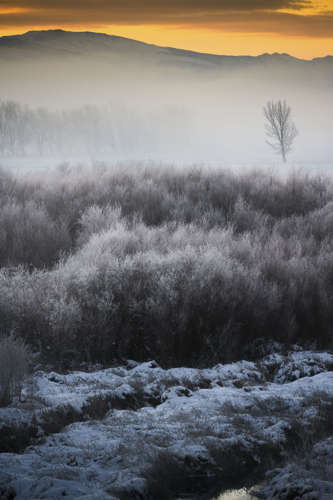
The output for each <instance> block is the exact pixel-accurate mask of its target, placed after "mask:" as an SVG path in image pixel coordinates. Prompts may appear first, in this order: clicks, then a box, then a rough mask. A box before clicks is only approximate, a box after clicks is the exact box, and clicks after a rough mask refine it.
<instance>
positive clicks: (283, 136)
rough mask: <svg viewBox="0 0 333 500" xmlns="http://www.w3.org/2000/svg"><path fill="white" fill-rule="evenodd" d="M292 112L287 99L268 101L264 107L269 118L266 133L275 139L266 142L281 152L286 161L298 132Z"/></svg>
mask: <svg viewBox="0 0 333 500" xmlns="http://www.w3.org/2000/svg"><path fill="white" fill-rule="evenodd" d="M290 114H291V109H290V106H288V104H287V103H286V101H277V102H273V101H268V103H267V104H266V106H265V107H264V115H265V118H266V120H267V123H266V125H265V129H266V134H267V136H268V137H270V138H271V139H273V141H272V142H270V141H266V142H267V144H269V145H270V146H271V147H272V148H273V149H274V151H276V153H277V154H281V156H282V159H283V161H284V162H286V157H287V154H288V153H289V152H290V151H291V148H292V144H293V142H294V139H295V137H296V136H297V134H298V131H297V128H296V126H295V124H294V122H293V121H292V120H291V117H290Z"/></svg>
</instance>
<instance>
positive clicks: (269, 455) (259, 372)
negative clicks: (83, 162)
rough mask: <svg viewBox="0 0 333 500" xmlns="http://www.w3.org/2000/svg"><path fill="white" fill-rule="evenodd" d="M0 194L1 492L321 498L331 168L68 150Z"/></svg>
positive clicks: (327, 405)
mask: <svg viewBox="0 0 333 500" xmlns="http://www.w3.org/2000/svg"><path fill="white" fill-rule="evenodd" d="M0 204H1V207H0V209H1V210H0V266H1V268H0V320H1V334H2V335H3V336H4V339H5V340H3V339H2V340H1V342H0V349H1V348H2V347H3V346H7V348H8V349H11V351H10V352H13V353H14V355H13V356H14V358H13V360H14V361H11V362H10V363H8V365H9V366H8V367H6V366H5V364H3V365H2V367H1V370H0V375H1V377H2V378H1V380H0V385H1V384H2V385H3V386H4V387H5V385H4V384H5V383H4V382H3V380H5V381H6V380H7V381H8V382H6V383H7V386H6V387H8V388H9V389H10V390H7V389H6V391H4V392H3V394H4V396H3V399H2V406H3V408H1V409H0V447H1V449H0V451H1V452H2V453H1V454H0V471H1V472H0V498H4V499H8V500H9V499H10V498H17V499H18V500H19V499H22V500H27V499H29V500H30V499H36V500H37V499H42V498H57V499H58V498H62V496H67V497H69V498H78V499H79V498H82V500H83V499H85V500H89V499H90V500H92V499H96V500H97V499H98V500H99V499H101V500H102V499H104V498H105V499H111V498H115V499H141V500H155V499H156V500H164V499H166V500H168V499H170V500H171V499H178V498H193V499H196V498H202V499H212V498H214V497H216V496H217V495H218V494H220V493H221V492H224V491H226V490H228V489H239V488H251V487H253V486H256V488H255V490H254V491H256V492H257V493H256V494H258V495H262V498H267V499H269V498H272V499H290V498H302V499H303V500H309V499H313V500H321V499H324V500H326V499H327V500H328V499H329V498H332V495H333V483H332V482H333V477H332V472H333V471H332V461H333V443H332V422H333V406H332V404H333V371H332V369H333V355H332V354H330V350H331V349H332V320H333V317H332V315H333V307H332V306H333V246H332V241H333V239H332V236H333V184H332V181H331V178H330V177H328V176H327V177H323V176H318V175H317V176H310V175H308V176H306V175H301V174H297V173H293V174H292V175H289V176H277V175H271V174H269V173H267V172H266V173H265V172H263V171H261V172H260V171H252V172H247V173H231V172H227V171H223V170H221V169H215V170H214V169H208V168H204V167H190V168H175V167H171V166H163V165H154V164H151V165H140V164H131V165H118V166H113V167H111V166H107V165H104V164H96V165H94V166H93V167H91V168H90V169H88V168H83V167H79V166H78V167H70V166H68V165H65V164H64V165H61V166H60V167H59V168H58V169H55V170H52V171H48V172H46V171H45V172H43V171H38V172H28V173H27V172H25V173H21V174H16V175H14V174H10V173H8V172H5V171H2V172H1V174H0ZM15 339H16V340H15ZM8 346H9V347H8ZM8 352H9V351H8ZM15 352H16V353H20V356H21V355H22V360H21V361H20V364H18V363H17V365H15ZM17 356H18V354H17ZM24 357H25V358H27V357H28V358H29V364H30V368H31V372H30V375H29V376H26V375H25V373H26V366H25V359H23V358H24ZM8 359H9V358H8ZM17 359H18V358H17ZM20 359H21V358H20ZM152 360H154V361H152ZM13 366H14V368H13ZM19 367H21V368H20V371H19ZM7 368H8V369H7ZM12 368H13V369H12ZM15 368H17V369H15ZM6 377H7V378H6ZM8 377H9V378H8ZM22 379H23V386H22ZM11 381H14V382H13V383H12V382H11ZM6 387H5V388H6ZM1 388H2V389H3V387H1ZM254 494H255V493H254V492H253V495H254Z"/></svg>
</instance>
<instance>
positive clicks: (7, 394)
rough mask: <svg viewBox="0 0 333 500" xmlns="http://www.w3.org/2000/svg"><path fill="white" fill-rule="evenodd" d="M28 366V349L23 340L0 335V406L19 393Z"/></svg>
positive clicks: (6, 403)
mask: <svg viewBox="0 0 333 500" xmlns="http://www.w3.org/2000/svg"><path fill="white" fill-rule="evenodd" d="M28 367H29V351H28V348H27V346H26V344H25V343H24V342H23V340H22V339H19V338H15V337H14V336H13V335H9V336H3V337H0V406H6V405H8V404H9V403H10V402H11V401H12V399H13V397H14V396H16V395H20V393H21V388H22V382H23V380H24V377H25V375H26V374H27V372H28Z"/></svg>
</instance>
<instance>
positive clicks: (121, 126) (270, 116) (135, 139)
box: [0, 101, 297, 161]
mask: <svg viewBox="0 0 333 500" xmlns="http://www.w3.org/2000/svg"><path fill="white" fill-rule="evenodd" d="M179 112H180V113H181V116H179ZM290 115H291V110H290V107H289V106H288V105H287V103H286V102H285V101H277V102H273V101H269V102H268V103H267V104H266V106H265V107H264V116H265V119H266V133H267V135H268V137H269V141H267V142H268V144H269V145H270V146H272V148H273V149H274V150H275V152H276V153H278V154H280V155H281V157H282V159H283V161H286V157H287V154H288V153H289V152H290V150H291V147H292V144H293V141H294V139H295V137H296V135H297V130H296V127H295V125H294V123H293V122H292V120H291V116H290ZM187 118H188V117H187V116H186V112H185V111H184V110H176V109H165V110H157V111H155V112H147V111H146V112H144V113H142V112H140V111H139V110H133V109H126V108H123V107H122V108H119V107H118V108H116V107H114V106H113V107H111V106H109V107H106V108H103V109H101V108H97V107H94V106H85V107H82V108H79V109H74V110H68V111H50V110H47V109H45V108H39V109H30V108H28V107H27V106H22V105H20V104H19V103H17V102H14V101H5V102H0V156H25V155H38V156H44V155H52V156H57V155H62V154H70V155H77V154H84V155H86V154H88V155H93V154H95V153H110V152H117V151H127V152H134V151H135V152H137V151H139V150H140V145H141V146H142V145H145V144H149V148H150V150H154V148H155V149H156V147H158V146H159V145H160V144H163V146H164V148H167V147H168V144H170V146H172V149H173V150H175V147H177V142H179V141H180V142H184V141H183V139H184V137H186V134H189V135H191V134H190V130H189V128H188V127H187V125H186V124H188V120H187Z"/></svg>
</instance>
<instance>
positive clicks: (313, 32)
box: [0, 0, 333, 59]
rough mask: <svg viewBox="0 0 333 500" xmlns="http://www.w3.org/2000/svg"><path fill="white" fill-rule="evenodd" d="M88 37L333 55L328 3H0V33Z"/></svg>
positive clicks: (332, 2)
mask: <svg viewBox="0 0 333 500" xmlns="http://www.w3.org/2000/svg"><path fill="white" fill-rule="evenodd" d="M59 28H61V29H65V30H71V31H95V32H100V33H107V34H113V35H118V36H123V37H126V38H133V39H136V40H140V41H143V42H147V43H152V44H156V45H163V46H171V47H177V48H182V49H187V50H194V51H198V52H209V53H214V54H226V55H244V54H247V55H258V54H262V53H264V52H285V53H289V54H290V55H293V56H295V57H300V58H304V59H311V58H313V57H322V56H326V55H329V54H330V55H332V54H333V0H313V1H311V0H254V1H249V0H233V1H228V0H205V1H204V2H203V1H200V0H169V1H163V0H155V1H154V0H143V1H142V2H140V4H139V5H138V2H137V1H136V0H129V1H127V2H123V1H122V0H110V1H107V0H96V1H92V0H83V1H82V2H76V1H75V0H67V1H65V0H60V1H56V0H44V1H42V0H0V35H1V36H5V35H14V34H22V33H25V32H26V31H30V30H43V29H59Z"/></svg>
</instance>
